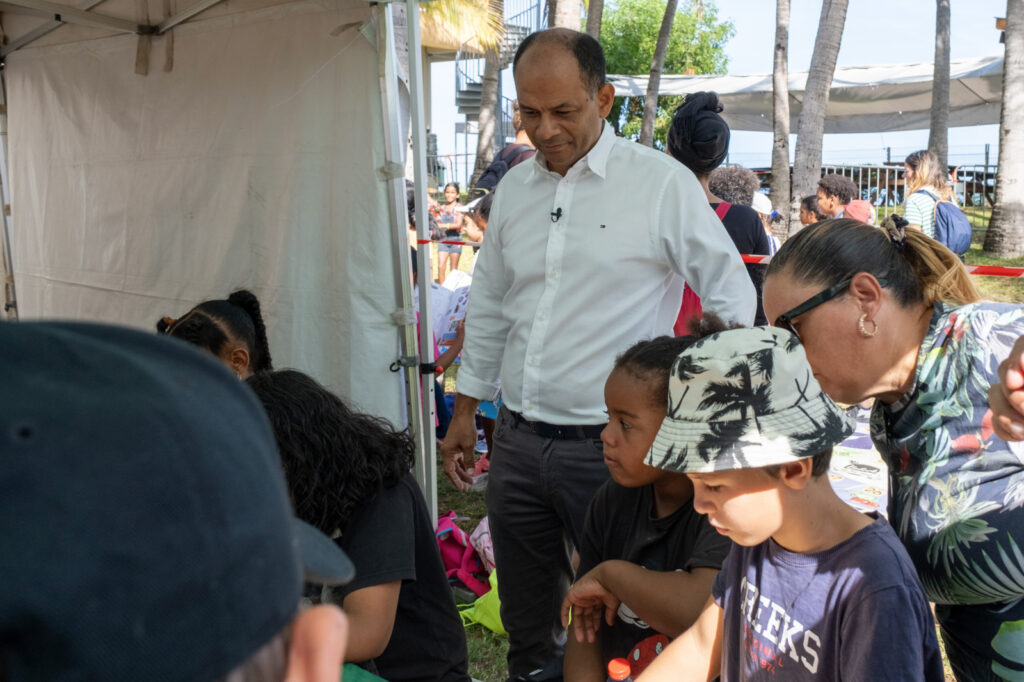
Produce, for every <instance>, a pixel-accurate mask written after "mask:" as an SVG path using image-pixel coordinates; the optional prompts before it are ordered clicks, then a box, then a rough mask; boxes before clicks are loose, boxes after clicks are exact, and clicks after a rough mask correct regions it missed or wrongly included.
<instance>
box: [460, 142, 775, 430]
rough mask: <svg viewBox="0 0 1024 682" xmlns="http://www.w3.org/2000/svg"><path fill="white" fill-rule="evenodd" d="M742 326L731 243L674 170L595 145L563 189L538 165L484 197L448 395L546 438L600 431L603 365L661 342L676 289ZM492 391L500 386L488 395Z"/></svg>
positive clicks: (562, 181)
mask: <svg viewBox="0 0 1024 682" xmlns="http://www.w3.org/2000/svg"><path fill="white" fill-rule="evenodd" d="M684 280H685V281H686V282H689V284H690V286H691V287H692V288H693V290H694V291H695V292H697V294H698V295H699V296H700V297H701V302H702V305H703V308H704V310H706V311H712V312H715V313H718V314H719V315H720V316H721V317H723V318H724V319H725V320H727V321H730V320H731V321H734V322H740V323H742V324H745V325H749V324H751V323H752V322H753V320H754V310H755V306H756V304H757V303H756V298H755V294H754V287H753V285H752V284H751V283H750V277H749V276H748V275H747V271H746V269H745V268H744V266H743V262H742V260H741V259H740V256H739V254H738V253H737V252H736V248H735V247H734V246H733V243H732V240H731V239H730V238H729V235H728V233H727V232H726V231H725V228H724V227H723V226H722V223H721V221H720V220H719V219H718V217H717V216H716V215H715V212H714V211H713V210H712V209H711V207H710V206H709V205H708V201H707V198H706V197H705V195H704V192H703V190H702V189H701V187H700V184H699V183H698V182H697V180H696V178H695V177H694V175H693V174H692V173H691V172H690V171H689V170H688V169H687V168H686V167H684V166H683V165H682V164H681V163H679V162H678V161H676V160H675V159H673V158H672V157H670V156H668V155H667V154H664V153H661V152H657V151H655V150H653V149H650V148H648V147H644V146H642V145H639V144H637V143H635V142H631V141H628V140H624V139H622V138H617V137H616V136H615V134H614V132H613V131H612V129H611V126H609V125H608V124H607V123H605V125H604V130H603V132H602V134H601V137H600V138H599V139H598V141H597V143H596V144H595V145H594V147H593V148H592V149H591V150H590V151H589V152H588V153H587V154H586V156H584V157H583V158H582V159H580V160H579V161H577V162H576V164H575V165H573V166H572V168H570V169H569V170H568V172H567V173H566V174H565V177H562V176H560V175H558V174H557V173H553V172H551V171H549V170H548V169H547V163H546V162H545V160H544V158H543V155H542V154H540V153H538V154H537V155H536V156H535V157H534V159H533V161H532V162H531V163H522V164H519V165H518V166H516V167H514V168H512V169H511V170H510V171H509V172H508V173H507V174H506V175H505V177H504V178H502V181H501V187H500V190H499V191H498V192H497V193H496V194H495V197H494V205H493V206H492V207H491V215H490V220H489V221H488V224H487V236H486V238H485V239H484V243H483V246H482V247H481V249H480V252H479V254H478V260H477V263H476V271H475V274H474V276H473V285H472V288H471V289H470V296H469V307H468V310H467V314H466V341H465V345H464V346H463V350H462V367H461V368H460V369H459V374H458V380H457V383H456V387H457V390H458V392H459V393H462V394H465V395H468V396H471V397H474V398H479V399H482V400H490V399H493V398H494V397H495V395H496V393H497V390H498V387H499V386H500V387H501V390H502V399H503V400H504V402H505V404H506V405H507V406H508V407H509V409H511V410H515V411H517V412H522V413H523V415H524V416H525V417H526V418H527V419H530V420H539V421H545V422H548V423H551V424H600V423H602V422H605V421H607V416H606V415H605V414H604V382H605V379H606V378H607V377H608V374H609V372H611V369H612V364H613V362H614V360H615V357H616V356H617V355H618V354H620V353H621V352H623V351H624V350H626V349H627V348H629V347H630V346H631V345H633V344H634V343H636V342H637V341H639V340H641V339H650V338H653V337H655V336H659V335H663V334H669V335H670V334H672V325H673V324H674V323H675V320H676V317H677V316H678V314H679V307H680V304H681V302H682V296H683V282H684ZM499 379H500V383H499Z"/></svg>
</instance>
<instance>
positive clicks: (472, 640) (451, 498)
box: [437, 466, 508, 682]
mask: <svg viewBox="0 0 1024 682" xmlns="http://www.w3.org/2000/svg"><path fill="white" fill-rule="evenodd" d="M449 509H454V510H455V511H456V512H457V513H458V515H459V516H460V517H467V519H468V520H462V519H460V520H459V527H460V528H462V529H463V530H465V531H466V532H471V531H472V530H473V529H474V528H476V526H477V524H478V523H480V521H481V520H482V519H483V518H484V517H485V516H487V506H486V505H485V504H484V494H483V493H482V492H474V491H469V492H465V493H463V492H459V491H458V490H457V489H456V488H455V486H454V485H452V482H451V481H449V480H448V477H447V476H445V475H444V472H443V471H442V470H441V467H440V466H438V470H437V512H438V514H447V513H448V510H449ZM466 648H467V649H468V650H469V674H470V676H471V677H473V678H475V679H478V680H482V681H483V682H500V681H501V680H505V679H506V678H507V677H508V674H507V672H506V667H505V654H506V653H507V652H508V639H506V638H505V637H503V636H501V635H498V634H495V633H494V632H491V631H490V630H488V629H487V628H485V627H484V626H482V625H475V624H473V625H468V626H466Z"/></svg>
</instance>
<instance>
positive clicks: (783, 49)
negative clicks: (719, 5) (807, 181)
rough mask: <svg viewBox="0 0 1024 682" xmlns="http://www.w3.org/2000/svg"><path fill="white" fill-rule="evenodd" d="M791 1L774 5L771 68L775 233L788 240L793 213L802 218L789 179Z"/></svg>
mask: <svg viewBox="0 0 1024 682" xmlns="http://www.w3.org/2000/svg"><path fill="white" fill-rule="evenodd" d="M788 53H789V0H776V3H775V64H774V66H773V67H772V100H773V102H772V127H773V129H774V135H775V139H774V142H773V143H772V181H771V199H772V207H774V208H775V210H776V211H778V212H779V213H780V214H782V216H783V218H782V222H780V223H778V224H777V225H776V226H775V228H774V231H775V233H776V235H775V236H776V237H778V238H779V239H785V238H786V235H788V234H789V222H790V220H791V219H792V214H793V213H794V211H795V213H796V215H798V216H799V214H800V213H799V212H800V202H799V201H797V202H796V205H795V207H791V202H792V198H791V196H790V178H789V66H788V62H789V55H788Z"/></svg>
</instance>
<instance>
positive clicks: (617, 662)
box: [608, 658, 630, 680]
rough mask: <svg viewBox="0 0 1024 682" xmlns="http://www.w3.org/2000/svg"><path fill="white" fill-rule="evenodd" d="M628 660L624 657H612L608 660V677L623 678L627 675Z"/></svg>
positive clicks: (612, 678)
mask: <svg viewBox="0 0 1024 682" xmlns="http://www.w3.org/2000/svg"><path fill="white" fill-rule="evenodd" d="M629 672H630V671H629V661H627V660H626V659H624V658H613V659H612V660H610V661H608V679H610V680H624V679H626V678H627V677H629Z"/></svg>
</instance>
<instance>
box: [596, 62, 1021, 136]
mask: <svg viewBox="0 0 1024 682" xmlns="http://www.w3.org/2000/svg"><path fill="white" fill-rule="evenodd" d="M949 71H950V81H951V85H950V88H949V125H951V126H971V125H983V124H988V123H999V110H1000V107H1001V102H1002V91H1003V58H1002V57H979V58H975V59H954V60H952V61H951V62H950V69H949ZM933 72H934V67H933V65H932V63H931V62H917V63H913V64H887V65H882V66H840V67H837V68H836V71H835V75H834V77H833V78H832V88H831V90H830V91H829V101H828V110H827V111H826V117H825V132H826V133H869V132H879V131H897V130H919V129H924V128H928V126H929V125H930V115H931V103H932V99H931V98H932V80H933V79H932V74H933ZM608 80H609V81H610V82H611V83H612V85H614V86H615V94H616V95H619V96H626V97H643V96H644V94H645V93H646V92H647V76H609V77H608ZM806 83H807V72H806V71H791V72H790V73H789V95H790V103H789V112H790V117H791V123H790V129H791V130H796V128H797V121H798V119H799V118H800V103H801V102H802V101H803V94H804V86H805V84H806ZM702 90H713V91H714V92H717V93H718V94H719V97H720V98H721V100H722V104H723V106H724V107H725V111H724V112H722V116H723V117H724V118H725V119H726V121H728V123H729V127H730V128H732V129H733V130H757V131H767V132H770V131H771V130H772V75H771V74H770V73H769V74H764V75H753V76H662V77H661V85H660V87H659V88H658V94H659V95H685V94H688V93H691V92H700V91H702Z"/></svg>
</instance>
